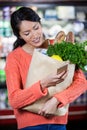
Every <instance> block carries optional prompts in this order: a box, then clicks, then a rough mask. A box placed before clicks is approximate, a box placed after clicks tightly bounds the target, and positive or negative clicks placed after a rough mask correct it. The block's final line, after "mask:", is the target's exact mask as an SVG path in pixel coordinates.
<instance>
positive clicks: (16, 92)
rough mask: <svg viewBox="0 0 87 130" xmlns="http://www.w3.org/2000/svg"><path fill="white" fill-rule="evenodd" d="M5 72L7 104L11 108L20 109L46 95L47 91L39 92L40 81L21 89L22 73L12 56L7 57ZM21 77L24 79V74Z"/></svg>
mask: <svg viewBox="0 0 87 130" xmlns="http://www.w3.org/2000/svg"><path fill="white" fill-rule="evenodd" d="M24 69H26V68H24ZM5 72H6V84H7V90H8V98H9V103H10V105H11V106H12V107H13V108H16V109H19V108H22V107H24V106H26V105H29V104H31V103H33V102H35V101H36V100H37V99H39V98H41V97H43V96H45V95H47V89H44V90H43V91H41V86H40V81H38V82H37V83H35V84H34V85H32V86H31V87H29V88H26V89H23V88H24V86H23V83H22V80H24V79H22V78H21V74H20V73H23V72H24V71H23V72H20V65H19V63H18V62H17V60H16V58H15V57H14V56H13V55H9V56H8V58H7V60H6V68H5ZM23 75H24V77H25V74H24V73H23Z"/></svg>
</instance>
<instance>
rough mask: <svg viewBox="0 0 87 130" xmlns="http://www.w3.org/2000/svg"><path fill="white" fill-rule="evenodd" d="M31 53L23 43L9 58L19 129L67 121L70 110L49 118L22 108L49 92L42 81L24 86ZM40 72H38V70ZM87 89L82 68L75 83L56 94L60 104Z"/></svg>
mask: <svg viewBox="0 0 87 130" xmlns="http://www.w3.org/2000/svg"><path fill="white" fill-rule="evenodd" d="M31 58H32V56H31V55H30V54H28V53H27V52H25V51H24V50H23V49H22V48H21V47H18V48H17V49H15V50H14V51H12V52H10V53H9V55H8V56H7V59H6V68H5V71H6V83H7V90H8V98H9V103H10V105H11V107H12V108H13V110H14V114H15V117H16V120H17V124H18V129H20V128H24V127H27V126H34V125H40V124H66V123H67V117H68V113H66V115H64V116H54V117H53V118H51V119H47V118H45V117H43V116H41V115H38V114H34V113H31V112H29V111H25V110H22V109H21V108H22V107H24V106H26V105H29V104H31V103H33V102H35V101H36V100H37V99H39V98H41V97H43V96H45V95H46V94H47V89H45V90H44V91H43V92H42V91H41V88H40V81H38V82H37V83H35V84H33V85H32V87H29V88H26V89H25V88H24V85H25V82H26V77H27V72H28V68H29V66H30V63H31ZM37 74H38V72H37ZM86 90H87V81H86V79H85V76H84V74H83V72H82V71H81V70H78V71H76V72H75V75H74V78H73V83H72V84H71V85H70V86H69V87H68V88H67V89H66V90H64V91H63V92H60V93H58V94H56V95H54V96H55V97H56V98H57V99H58V100H59V101H60V102H61V104H60V107H61V106H64V105H66V104H67V103H70V102H72V101H73V100H75V99H76V98H77V97H78V96H80V95H81V94H82V93H83V92H85V91H86Z"/></svg>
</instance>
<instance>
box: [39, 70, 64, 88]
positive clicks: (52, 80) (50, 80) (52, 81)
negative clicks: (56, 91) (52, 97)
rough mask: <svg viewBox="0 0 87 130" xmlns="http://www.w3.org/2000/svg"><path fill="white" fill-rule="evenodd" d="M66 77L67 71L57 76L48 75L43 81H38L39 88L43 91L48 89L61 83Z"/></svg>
mask: <svg viewBox="0 0 87 130" xmlns="http://www.w3.org/2000/svg"><path fill="white" fill-rule="evenodd" d="M66 76H67V71H65V70H64V71H62V72H61V73H59V74H50V75H48V76H47V77H45V78H44V79H42V80H41V81H40V84H41V88H42V90H44V88H48V87H51V86H56V84H59V83H60V82H63V81H64V79H65V78H66Z"/></svg>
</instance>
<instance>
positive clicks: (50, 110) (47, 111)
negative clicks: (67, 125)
mask: <svg viewBox="0 0 87 130" xmlns="http://www.w3.org/2000/svg"><path fill="white" fill-rule="evenodd" d="M58 104H59V102H58V100H57V99H56V98H55V97H52V98H51V99H49V100H48V101H47V102H46V103H45V104H44V106H43V108H42V109H41V110H40V111H39V112H38V114H40V115H42V116H45V117H46V118H50V117H52V116H54V113H55V112H56V110H57V105H58Z"/></svg>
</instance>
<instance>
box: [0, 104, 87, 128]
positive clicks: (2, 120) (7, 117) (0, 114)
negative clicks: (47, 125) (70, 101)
mask: <svg viewBox="0 0 87 130" xmlns="http://www.w3.org/2000/svg"><path fill="white" fill-rule="evenodd" d="M72 120H87V105H81V106H71V107H70V109H69V121H72ZM16 123H17V122H16V119H15V116H14V112H13V110H12V109H4V110H0V126H1V125H4V124H5V125H11V124H16Z"/></svg>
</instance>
